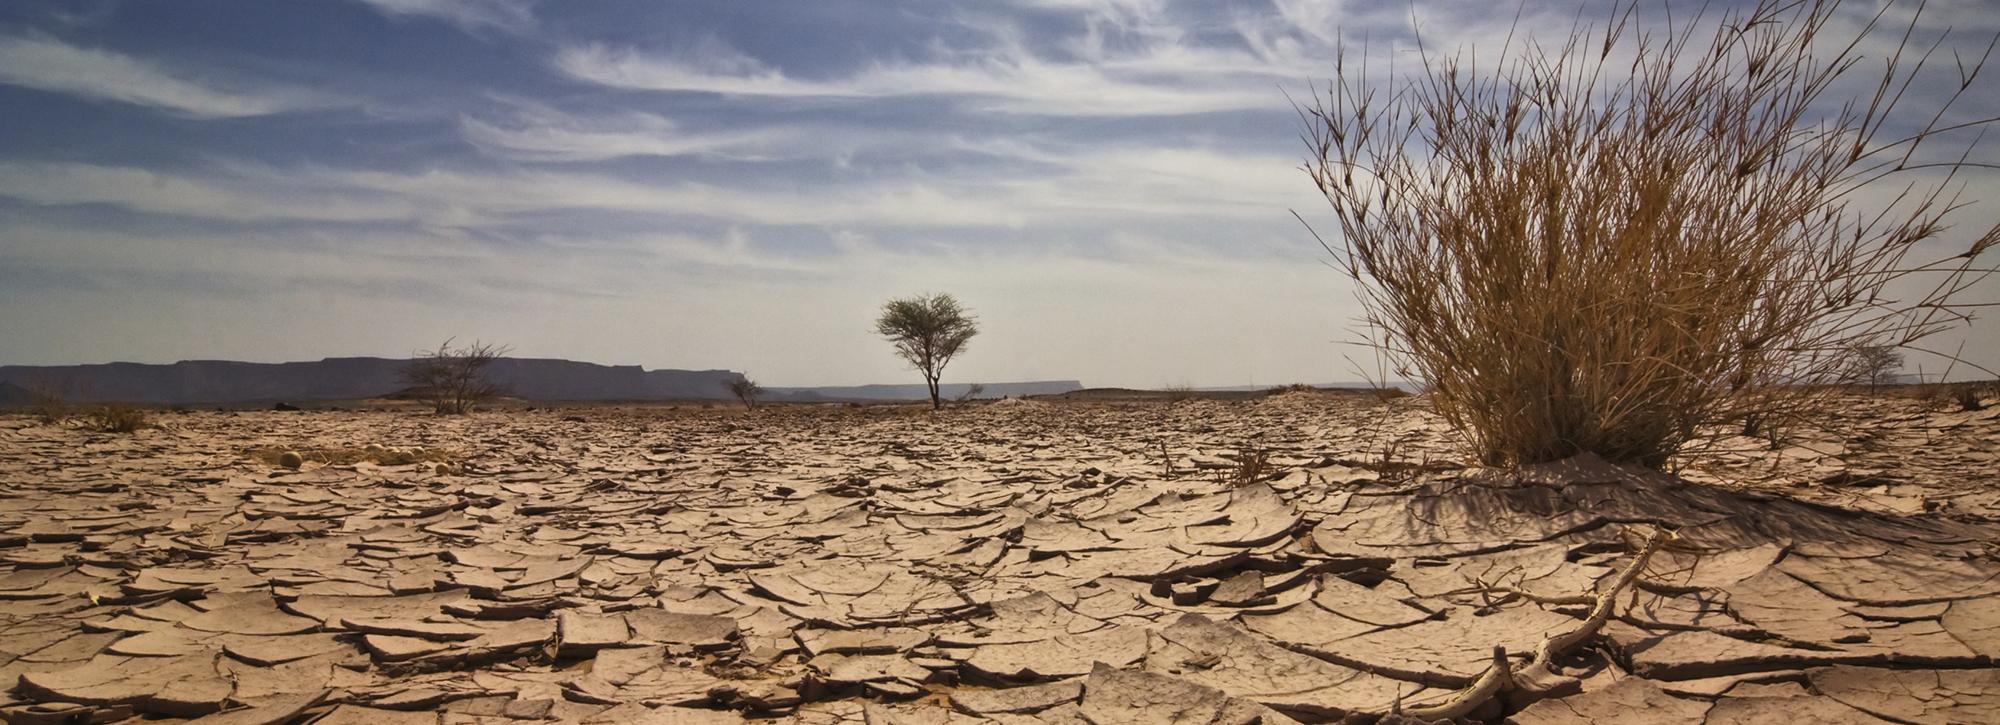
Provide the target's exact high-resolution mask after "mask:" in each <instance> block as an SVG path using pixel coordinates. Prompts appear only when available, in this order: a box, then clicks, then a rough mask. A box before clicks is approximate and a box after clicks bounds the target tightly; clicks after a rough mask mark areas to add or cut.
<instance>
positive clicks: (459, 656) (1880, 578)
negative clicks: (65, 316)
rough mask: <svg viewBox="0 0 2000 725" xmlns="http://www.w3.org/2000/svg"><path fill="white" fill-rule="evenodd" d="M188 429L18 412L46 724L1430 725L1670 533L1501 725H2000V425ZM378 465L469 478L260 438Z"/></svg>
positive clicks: (683, 416) (908, 416)
mask: <svg viewBox="0 0 2000 725" xmlns="http://www.w3.org/2000/svg"><path fill="white" fill-rule="evenodd" d="M159 421H160V422H161V423H162V424H163V426H162V427H160V428H155V429H149V430H144V431H140V432H139V433H136V434H132V435H104V434H94V433H88V432H84V431H81V430H78V429H75V428H70V427H62V426H51V425H42V424H37V423H35V422H33V421H30V420H29V419H27V418H25V417H20V416H11V417H5V418H0V681H3V682H5V683H7V685H9V686H11V689H9V690H7V691H6V692H5V693H4V694H0V715H4V717H5V718H6V721H8V722H12V723H56V722H111V721H117V720H120V719H125V718H133V717H144V718H151V719H154V720H165V719H183V718H184V719H196V720H198V721H200V722H205V723H206V722H216V723H287V722H319V723H367V724H368V725H390V724H394V723H404V722H409V723H440V722H443V723H470V722H484V723H513V722H519V721H533V720H557V721H568V722H604V723H613V722H618V723H622V722H657V723H729V722H739V721H742V720H744V719H746V718H751V719H774V720H777V721H783V722H803V723H844V722H871V723H875V722H880V723H889V722H895V723H939V722H965V723H975V722H1002V723H1033V722H1050V723H1086V722H1088V723H1106V724H1108V723H1249V722H1265V723H1283V722H1292V721H1300V722H1328V721H1340V720H1343V719H1350V718H1351V719H1354V720H1361V721H1367V720H1375V719H1384V720H1395V719H1398V718H1403V717H1404V716H1403V715H1402V714H1401V713H1403V712H1405V711H1407V710H1412V709H1421V708H1423V707H1424V706H1426V705H1432V704H1437V703H1442V702H1445V701H1448V700H1451V699H1452V698H1453V697H1454V696H1455V695H1456V694H1457V693H1458V692H1459V691H1460V690H1461V689H1462V688H1467V687H1469V686H1471V685H1473V684H1474V683H1475V682H1476V681H1477V680H1479V678H1480V677H1481V675H1482V674H1483V673H1485V672H1487V671H1488V669H1489V668H1491V667H1493V664H1492V663H1493V658H1494V648H1495V647H1496V646H1497V647H1504V648H1505V652H1506V654H1507V656H1508V657H1509V658H1511V660H1512V661H1513V662H1514V663H1515V664H1521V663H1522V660H1524V659H1525V658H1528V657H1530V656H1532V654H1533V653H1534V652H1535V651H1536V646H1537V645H1538V644H1539V643H1541V642H1542V641H1543V640H1544V639H1547V638H1549V637H1551V636H1552V635H1555V634H1557V633H1560V632H1563V631H1566V630H1570V629H1573V628H1575V627H1576V625H1577V623H1578V622H1579V621H1580V620H1581V619H1582V618H1583V617H1585V616H1586V614H1587V613H1588V611H1589V610H1590V609H1591V605H1590V603H1589V602H1590V601H1592V600H1594V599H1595V597H1596V595H1597V594H1598V590H1599V589H1601V588H1604V587H1607V586H1609V585H1610V584H1611V581H1612V580H1614V579H1616V578H1617V577H1616V575H1617V574H1618V573H1619V572H1620V571H1621V570H1622V569H1623V568H1624V567H1626V566H1627V565H1628V564H1631V563H1635V562H1636V559H1635V551H1636V550H1637V548H1638V547H1639V546H1640V542H1641V541H1643V540H1645V539H1646V538H1647V536H1649V535H1650V534H1651V533H1652V532H1653V531H1655V530H1656V529H1659V528H1662V527H1664V528H1666V529H1669V530H1671V531H1673V532H1675V533H1676V536H1675V537H1674V538H1673V540H1672V542H1671V543H1670V544H1669V545H1667V546H1666V547H1665V548H1663V549H1661V550H1659V551H1658V552H1657V555H1655V556H1653V557H1652V558H1651V559H1649V560H1647V562H1646V566H1645V569H1644V570H1643V571H1641V572H1639V575H1638V578H1637V579H1636V580H1635V581H1634V583H1633V585H1632V586H1631V587H1630V588H1628V589H1625V590H1622V591H1617V592H1616V594H1617V596H1616V597H1615V598H1614V599H1613V600H1612V601H1614V602H1615V603H1614V605H1613V608H1612V611H1611V618H1610V620H1609V621H1608V622H1607V623H1606V624H1605V625H1604V627H1603V628H1602V629H1601V630H1600V631H1597V632H1596V633H1595V635H1594V636H1592V637H1591V638H1590V639H1589V641H1588V642H1586V643H1585V644H1584V645H1583V646H1582V647H1580V648H1578V649H1576V650H1574V651H1573V652H1571V653H1569V654H1568V655H1566V656H1565V657H1563V658H1562V659H1561V660H1560V661H1556V662H1552V663H1550V664H1552V665H1553V670H1554V672H1555V681H1554V682H1553V683H1551V686H1550V687H1549V688H1548V690H1547V692H1546V694H1545V695H1543V696H1540V697H1538V698H1530V697H1526V696H1524V695H1523V694H1522V693H1520V692H1508V693H1502V695H1501V696H1500V697H1498V698H1496V699H1494V700H1492V701H1490V702H1488V703H1487V704H1485V705H1484V706H1482V707H1480V708H1478V709H1476V710H1475V711H1473V712H1472V713H1471V714H1470V715H1469V717H1470V718H1472V719H1475V720H1489V721H1508V722H1520V723H1585V722H1620V723H1651V722H1662V723H1664V722H1699V721H1703V720H1707V721H1712V722H1765V721H1769V722H1795V721H1799V720H1817V721H1820V722H1884V721H1887V722H1904V723H1930V722H1939V723H1944V722H1952V723H1958V722H1994V721H2000V669H1996V668H1995V667H1994V659H1995V658H1996V657H2000V559H1996V554H2000V523H1995V522H2000V517H1996V514H2000V495H1997V494H2000V473H1996V466H1995V463H1996V460H1995V459H1996V456H1995V453H1996V452H2000V410H1995V409H1989V410H1987V411H1980V412H1973V413H1956V412H1944V411H1943V410H1942V409H1941V408H1939V407H1937V406H1935V405H1931V404H1926V403H1923V402H1920V401H1916V400H1910V399H1905V398H1893V397H1887V398H1876V397H1858V398H1857V399H1856V400H1855V401H1854V402H1853V404H1852V405H1847V406H1843V409H1842V413H1841V414H1840V415H1839V416H1836V417H1835V419H1834V420H1833V421H1832V424H1831V425H1829V426H1828V428H1829V431H1828V432H1822V433H1817V434H1815V435H1814V436H1801V437H1800V438H1799V439H1798V440H1792V441H1781V442H1780V443H1779V444H1778V445H1771V444H1769V443H1768V442H1757V441H1748V440H1730V439H1725V440H1722V441H1720V442H1719V445H1718V446H1717V447H1716V451H1715V452H1712V453H1706V454H1702V455H1700V456H1695V457H1691V458H1690V459H1689V460H1686V461H1682V462H1680V463H1681V464H1682V465H1683V467H1684V468H1683V471H1682V473H1683V475H1685V476H1687V477H1688V478H1687V479H1682V478H1676V477H1674V476H1670V475H1667V474H1661V473H1653V472H1645V471H1639V470H1634V469H1624V468H1618V467H1614V466H1610V465H1608V464H1605V463H1603V462H1601V461H1598V460H1595V459H1591V458H1588V457H1584V458H1578V459H1572V460H1569V461H1564V462H1560V463H1555V464H1547V465H1542V466H1537V467H1532V468H1530V469H1527V470H1522V471H1510V472H1498V471H1482V470H1472V469H1466V468H1462V467H1459V466H1457V465H1455V464H1453V463H1451V461H1453V460H1455V459H1457V458H1459V456H1458V455H1457V454H1456V453H1455V452H1454V447H1453V446H1454V444H1453V439H1452V437H1451V436H1450V435H1448V434H1447V433H1446V431H1445V430H1444V428H1443V426H1442V425H1441V424H1440V423H1439V421H1438V420H1437V419H1436V418H1435V417H1434V416H1431V415H1429V414H1428V413H1425V412H1423V411H1422V408H1421V402H1420V401H1417V400H1410V399H1404V400H1398V401H1394V402H1392V403H1389V404H1386V405H1385V404H1384V403H1381V402H1378V401H1376V400H1375V399H1373V398H1371V397H1367V396H1362V395H1346V394H1336V393H1293V394H1287V395H1277V396H1271V397H1264V398H1251V399H1245V400H1235V401H1217V400H1203V401H1195V402H1190V403H1183V404H1179V405H1174V406H1167V405H1163V404H1161V403H1159V402H1157V401H1130V400H1115V399H1095V400H1054V401H1043V400H1028V401H1001V402H993V403H984V404H977V405H972V406H965V407H960V408H956V409H950V410H946V411H944V412H943V413H940V414H938V415H936V416H932V415H930V414H929V413H928V412H926V411H920V410H919V409H917V408H915V407H910V406H877V407H866V408H851V407H837V406H825V407H773V408H766V409H760V410H758V411H756V412H755V413H752V414H746V413H744V412H742V411H741V410H735V409H725V408H721V407H716V408H712V409H705V408H695V407H641V408H588V409H571V410H539V411H528V410H505V411H497V412H490V413H481V414H477V415H474V416H470V417H465V418H448V419H439V418H432V417H428V416H421V415H416V414H412V413H407V412H358V411H357V412H323V411H306V412H253V413H186V414H161V415H160V416H159ZM369 445H381V446H389V447H406V446H424V447H427V448H428V449H430V450H432V451H445V452H448V454H449V455H448V462H445V463H437V462H430V461H426V462H422V463H414V464H406V465H376V464H373V463H368V462H365V461H363V462H359V463H347V464H337V465H335V464H321V463H316V462H309V463H307V464H306V465H305V466H304V467H303V468H302V469H300V470H296V471H294V470H289V469H285V468H281V467H276V466H273V465H271V464H269V463H265V462H262V461H261V459H259V458H257V457H254V456H253V455H251V454H250V452H251V451H254V450H268V449H271V448H274V447H275V448H302V449H303V448H361V447H365V446H369ZM1245 449H1254V450H1261V451H1264V452H1266V455H1267V456H1268V458H1267V459H1266V462H1265V466H1264V469H1263V470H1253V471H1251V472H1250V474H1251V475H1248V476H1239V473H1238V471H1239V469H1240V468H1242V466H1240V465H1239V464H1238V462H1237V461H1236V460H1233V457H1243V456H1242V455H1241V454H1240V453H1239V451H1242V450H1245ZM1385 453H1392V454H1393V455H1392V456H1387V457H1385ZM1385 458H1386V460H1385ZM1239 479H1250V480H1239ZM1689 480H1696V481H1700V482H1701V484H1700V485H1697V484H1693V483H1689V482H1688V481H1689ZM1531 700H1532V701H1531ZM1405 721H1407V719H1405Z"/></svg>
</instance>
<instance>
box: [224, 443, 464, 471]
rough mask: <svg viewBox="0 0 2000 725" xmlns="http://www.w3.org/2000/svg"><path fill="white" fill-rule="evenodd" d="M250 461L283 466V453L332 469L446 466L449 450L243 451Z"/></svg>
mask: <svg viewBox="0 0 2000 725" xmlns="http://www.w3.org/2000/svg"><path fill="white" fill-rule="evenodd" d="M245 453H246V455H248V456H249V457H250V458H251V459H253V460H256V461H260V462H262V463H264V464H265V465H270V466H282V465H283V464H282V463H280V460H281V459H282V458H284V455H285V454H286V453H297V454H299V457H300V458H303V459H305V460H307V461H313V462H317V463H322V464H326V465H331V466H346V465H353V464H356V463H361V462H363V461H366V462H369V463H373V464H375V465H378V466H402V465H408V464H411V463H448V462H450V461H451V458H452V455H451V452H450V451H445V450H441V449H436V448H422V447H417V448H393V447H390V448H385V447H383V446H365V447H360V448H356V447H352V446H334V447H320V446H308V447H303V448H284V447H260V448H252V449H250V450H248V451H246V452H245Z"/></svg>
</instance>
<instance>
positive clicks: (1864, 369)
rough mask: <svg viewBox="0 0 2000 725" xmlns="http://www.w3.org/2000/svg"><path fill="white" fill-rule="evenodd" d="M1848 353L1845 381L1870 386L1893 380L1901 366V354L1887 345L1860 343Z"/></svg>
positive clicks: (1877, 385)
mask: <svg viewBox="0 0 2000 725" xmlns="http://www.w3.org/2000/svg"><path fill="white" fill-rule="evenodd" d="M1848 354H1849V355H1850V356H1851V357H1850V358H1849V359H1848V362H1847V364H1848V369H1847V381H1848V382H1850V383H1855V384H1860V385H1867V386H1868V387H1871V388H1873V387H1879V386H1881V385H1882V384H1883V383H1886V382H1889V381H1891V380H1894V379H1895V378H1896V371H1897V370H1900V369H1902V367H1903V354H1902V353H1900V352H1897V351H1896V348H1893V347H1890V346H1888V345H1860V346H1856V347H1855V348H1853V349H1852V350H1850V351H1849V352H1848Z"/></svg>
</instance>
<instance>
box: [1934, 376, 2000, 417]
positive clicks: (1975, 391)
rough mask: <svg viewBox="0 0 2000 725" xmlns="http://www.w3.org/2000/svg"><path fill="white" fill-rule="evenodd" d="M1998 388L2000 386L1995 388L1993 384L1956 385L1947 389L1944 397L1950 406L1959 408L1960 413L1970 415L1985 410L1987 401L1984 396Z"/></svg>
mask: <svg viewBox="0 0 2000 725" xmlns="http://www.w3.org/2000/svg"><path fill="white" fill-rule="evenodd" d="M1996 387H2000V386H1995V385H1993V384H1991V383H1956V384H1952V385H1948V386H1946V387H1945V392H1944V396H1943V397H1944V399H1945V401H1946V402H1947V403H1948V404H1950V405H1952V406H1955V407H1957V408H1958V410H1959V411H1960V412H1968V413H1969V412H1972V411H1975V410H1985V409H1986V401H1985V400H1984V396H1985V395H1986V394H1988V393H1991V392H1993V390H1994V389H1995V388H1996Z"/></svg>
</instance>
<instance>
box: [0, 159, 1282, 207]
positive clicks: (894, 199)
mask: <svg viewBox="0 0 2000 725" xmlns="http://www.w3.org/2000/svg"><path fill="white" fill-rule="evenodd" d="M954 144H955V145H954V146H953V148H956V149H957V150H960V151H973V152H977V153H980V154H984V155H986V156H990V157H1000V158H1004V159H1011V160H1013V161H1015V162H1027V163H1028V164H1030V165H1031V166H1032V167H1033V168H1022V169H1018V170H1014V171H1011V172H1008V173H1004V174H1001V173H987V174H981V175H975V176H970V177H967V176H961V175H956V174H945V173H929V172H925V171H923V170H922V169H920V168H904V169H899V172H898V173H897V174H895V175H893V176H890V177H887V178H883V179H877V180H869V181H863V182H855V183H839V182H838V181H829V182H818V183H814V184H807V185H803V186H799V185H788V186H776V187H774V186H770V185H751V184H745V185H719V184H715V183H702V182H694V181H641V180H633V179H627V178H621V177H618V176H613V175H608V174H604V173H582V172H567V171H547V170H528V169H522V170H511V171H497V172H496V171H486V172H482V171H461V170H448V169H433V170H429V171H421V172H393V171H379V170H370V169H352V168H336V167H327V166H297V167H272V166H264V165H253V164H241V163H229V164H222V165H220V166H217V167H215V168H208V169H193V170H184V171H173V172H169V171H155V170H147V169H142V168H134V167H123V166H100V165H92V164H80V163H32V162H5V163H0V196H5V197H11V198H15V199H20V200H23V201H27V202H31V203H35V204H41V205H75V204H107V205H112V206H117V207H121V208H125V209H130V210H134V211H141V212H149V213H157V214H170V215H176V216H184V217H192V218H200V219H212V220H221V221H234V222H254V221H277V220H297V221H317V222H368V221H404V222H411V223H416V224H421V225H425V226H428V227H436V228H482V227H491V226H496V225H502V224H506V223H509V222H510V221H511V220H512V219H513V218H514V217H516V216H519V215H523V214H531V213H539V212H554V211H579V210H580V211H610V212H624V213H636V214H670V215H683V216H690V217H699V218H707V219H718V220H724V221H729V222H735V223H744V224H756V225H818V226H835V225H863V226H872V227H969V228H997V229H1017V228H1022V227H1027V226H1043V227H1047V226H1056V225H1063V224H1110V223H1116V222H1117V221H1118V220H1120V219H1124V218H1127V217H1129V216H1130V215H1141V216H1143V217H1145V218H1148V219H1174V218H1180V219H1187V218H1213V219H1239V220H1240V219H1272V218H1282V217H1283V215H1284V209H1285V208H1286V206H1287V205H1297V204H1300V203H1311V201H1312V200H1313V197H1312V196H1311V194H1310V193H1309V186H1308V185H1307V184H1305V183H1304V182H1303V181H1301V180H1300V178H1299V176H1298V172H1297V171H1296V169H1295V168H1293V167H1294V166H1295V163H1294V161H1293V160H1291V159H1289V158H1286V157H1283V156H1277V155H1255V154H1233V153H1227V152H1222V151H1214V150H1206V149H1198V148H1189V149H1156V150H1153V149H1142V148H1131V147H1108V148H1081V147H1049V148H1044V147H1040V146H1035V145H1032V144H1026V143H1020V142H1012V141H985V142H970V141H963V140H960V141H956V142H954Z"/></svg>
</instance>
